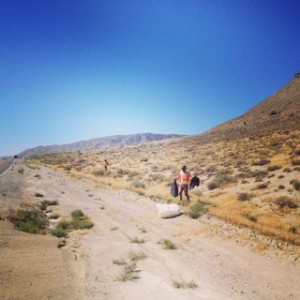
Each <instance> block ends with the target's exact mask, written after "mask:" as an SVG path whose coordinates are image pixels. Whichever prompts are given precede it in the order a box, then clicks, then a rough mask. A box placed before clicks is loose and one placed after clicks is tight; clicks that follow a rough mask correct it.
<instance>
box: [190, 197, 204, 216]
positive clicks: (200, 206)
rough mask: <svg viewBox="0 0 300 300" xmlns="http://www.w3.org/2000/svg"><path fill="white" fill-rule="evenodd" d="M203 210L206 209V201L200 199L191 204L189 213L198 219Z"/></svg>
mask: <svg viewBox="0 0 300 300" xmlns="http://www.w3.org/2000/svg"><path fill="white" fill-rule="evenodd" d="M203 211H204V203H203V202H201V201H198V202H196V203H194V204H193V205H192V206H191V208H190V209H189V211H188V212H187V214H188V216H189V217H191V218H192V219H197V218H198V217H199V216H200V215H201V213H202V212H203Z"/></svg>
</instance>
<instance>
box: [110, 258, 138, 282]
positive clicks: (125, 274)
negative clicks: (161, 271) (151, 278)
mask: <svg viewBox="0 0 300 300" xmlns="http://www.w3.org/2000/svg"><path fill="white" fill-rule="evenodd" d="M136 268H137V265H136V262H131V263H129V264H128V263H126V264H125V265H124V267H123V270H122V272H121V274H120V275H118V276H117V278H116V279H117V280H118V281H122V282H125V281H133V280H136V279H139V278H140V277H139V275H138V273H137V272H138V271H137V269H136Z"/></svg>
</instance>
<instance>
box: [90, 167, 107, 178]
mask: <svg viewBox="0 0 300 300" xmlns="http://www.w3.org/2000/svg"><path fill="white" fill-rule="evenodd" d="M104 174H105V172H104V170H102V169H96V170H93V171H92V175H94V176H96V177H100V176H103V175H104Z"/></svg>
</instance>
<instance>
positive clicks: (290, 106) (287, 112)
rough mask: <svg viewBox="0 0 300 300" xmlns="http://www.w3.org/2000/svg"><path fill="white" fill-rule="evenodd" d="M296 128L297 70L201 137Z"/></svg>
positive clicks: (299, 104) (299, 116) (299, 117)
mask: <svg viewBox="0 0 300 300" xmlns="http://www.w3.org/2000/svg"><path fill="white" fill-rule="evenodd" d="M295 129H300V73H297V74H296V75H295V76H294V78H293V79H292V80H291V81H290V82H289V83H288V84H287V85H285V86H284V87H283V88H282V89H280V90H279V91H278V92H276V93H275V94H273V95H272V96H270V97H268V98H267V99H265V100H263V101H262V102H260V103H259V104H257V105H256V106H254V107H253V108H251V109H250V110H249V111H247V112H246V113H245V114H243V115H241V116H239V117H237V118H235V119H232V120H230V121H228V122H226V123H224V124H221V125H219V126H216V127H214V128H212V129H211V130H209V131H207V132H206V133H204V134H202V135H200V138H201V140H202V141H220V140H226V139H235V138H239V137H247V136H248V137H250V136H253V135H267V134H269V133H272V132H274V131H276V130H295Z"/></svg>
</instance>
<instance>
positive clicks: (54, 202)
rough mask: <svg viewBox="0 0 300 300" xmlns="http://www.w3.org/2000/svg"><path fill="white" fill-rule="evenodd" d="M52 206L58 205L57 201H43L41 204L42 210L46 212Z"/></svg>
mask: <svg viewBox="0 0 300 300" xmlns="http://www.w3.org/2000/svg"><path fill="white" fill-rule="evenodd" d="M51 205H58V201H57V200H43V201H42V202H41V204H40V209H41V210H46V209H47V207H48V206H51Z"/></svg>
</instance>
